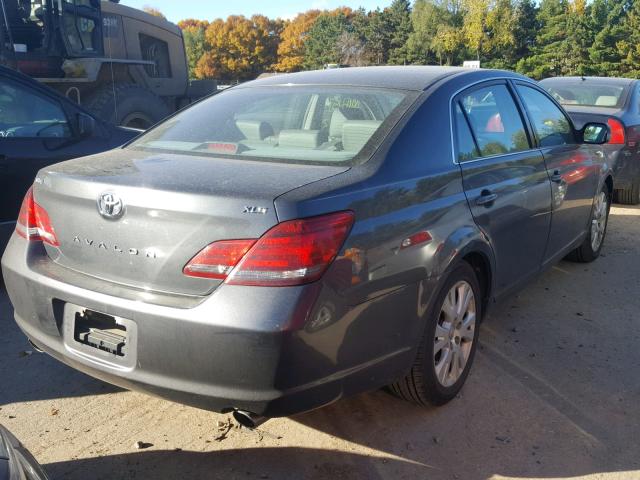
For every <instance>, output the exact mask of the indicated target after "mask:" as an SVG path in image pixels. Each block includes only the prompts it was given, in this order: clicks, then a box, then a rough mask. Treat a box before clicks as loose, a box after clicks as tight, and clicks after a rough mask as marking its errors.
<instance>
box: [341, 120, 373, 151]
mask: <svg viewBox="0 0 640 480" xmlns="http://www.w3.org/2000/svg"><path fill="white" fill-rule="evenodd" d="M380 125H382V122H380V121H378V120H347V121H346V122H344V125H343V126H342V148H343V149H344V150H346V151H347V152H359V151H360V150H362V148H363V147H364V146H365V145H366V144H367V142H368V141H369V140H370V139H371V137H373V134H374V133H376V131H377V130H378V129H379V128H380Z"/></svg>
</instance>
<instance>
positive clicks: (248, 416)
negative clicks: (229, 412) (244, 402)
mask: <svg viewBox="0 0 640 480" xmlns="http://www.w3.org/2000/svg"><path fill="white" fill-rule="evenodd" d="M233 418H234V419H235V421H236V422H238V423H239V424H240V425H242V426H243V427H246V428H248V429H249V430H255V429H256V428H258V427H259V426H260V425H262V424H263V423H265V422H266V421H268V420H269V419H268V418H266V417H261V416H260V415H256V414H255V413H251V412H245V411H244V410H234V411H233Z"/></svg>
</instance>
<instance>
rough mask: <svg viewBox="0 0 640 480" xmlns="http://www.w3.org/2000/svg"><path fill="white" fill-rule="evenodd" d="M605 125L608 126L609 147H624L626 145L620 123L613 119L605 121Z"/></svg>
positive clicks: (622, 126) (622, 127)
mask: <svg viewBox="0 0 640 480" xmlns="http://www.w3.org/2000/svg"><path fill="white" fill-rule="evenodd" d="M607 125H609V129H610V130H611V135H610V137H609V142H608V143H609V144H610V145H624V144H625V143H626V138H625V133H624V125H623V124H622V122H620V121H618V120H616V119H615V118H610V119H609V120H607Z"/></svg>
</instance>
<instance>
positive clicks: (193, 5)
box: [120, 0, 391, 22]
mask: <svg viewBox="0 0 640 480" xmlns="http://www.w3.org/2000/svg"><path fill="white" fill-rule="evenodd" d="M120 3H122V4H124V5H128V6H130V7H135V8H142V7H144V6H145V5H149V6H151V7H155V8H157V9H159V10H160V11H161V12H162V13H164V14H165V15H166V16H167V18H169V20H171V21H173V22H177V21H179V20H183V19H185V18H198V19H201V20H213V19H215V18H226V17H228V16H229V15H244V16H247V17H248V16H251V15H253V14H254V13H261V14H263V15H266V16H268V17H270V18H278V17H280V18H293V17H295V15H296V14H297V13H300V12H304V11H306V10H310V9H312V8H318V9H325V8H326V9H333V8H337V7H340V6H347V7H351V8H358V7H364V8H366V9H367V10H375V9H376V8H377V7H381V8H384V7H387V6H388V5H390V4H391V0H307V1H304V0H121V1H120Z"/></svg>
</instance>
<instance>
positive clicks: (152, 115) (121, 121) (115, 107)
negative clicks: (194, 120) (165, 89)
mask: <svg viewBox="0 0 640 480" xmlns="http://www.w3.org/2000/svg"><path fill="white" fill-rule="evenodd" d="M85 106H86V108H87V109H88V110H90V111H91V112H93V113H94V114H95V115H96V116H97V117H98V118H101V119H103V120H106V121H108V122H109V123H112V124H113V125H121V126H124V127H131V128H140V129H142V130H146V129H148V128H150V127H152V126H153V125H155V124H156V123H158V122H159V121H161V120H163V119H164V118H166V117H167V116H168V115H169V108H168V107H167V105H166V104H165V103H164V101H163V100H162V99H161V98H160V97H158V96H157V95H154V94H153V93H151V92H150V91H149V90H145V89H144V88H142V87H139V86H137V85H132V84H120V85H116V88H115V91H114V89H113V88H112V87H104V88H102V89H101V90H99V91H98V92H97V93H96V94H95V95H93V96H92V97H91V98H89V100H88V101H87V102H86V105H85Z"/></svg>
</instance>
